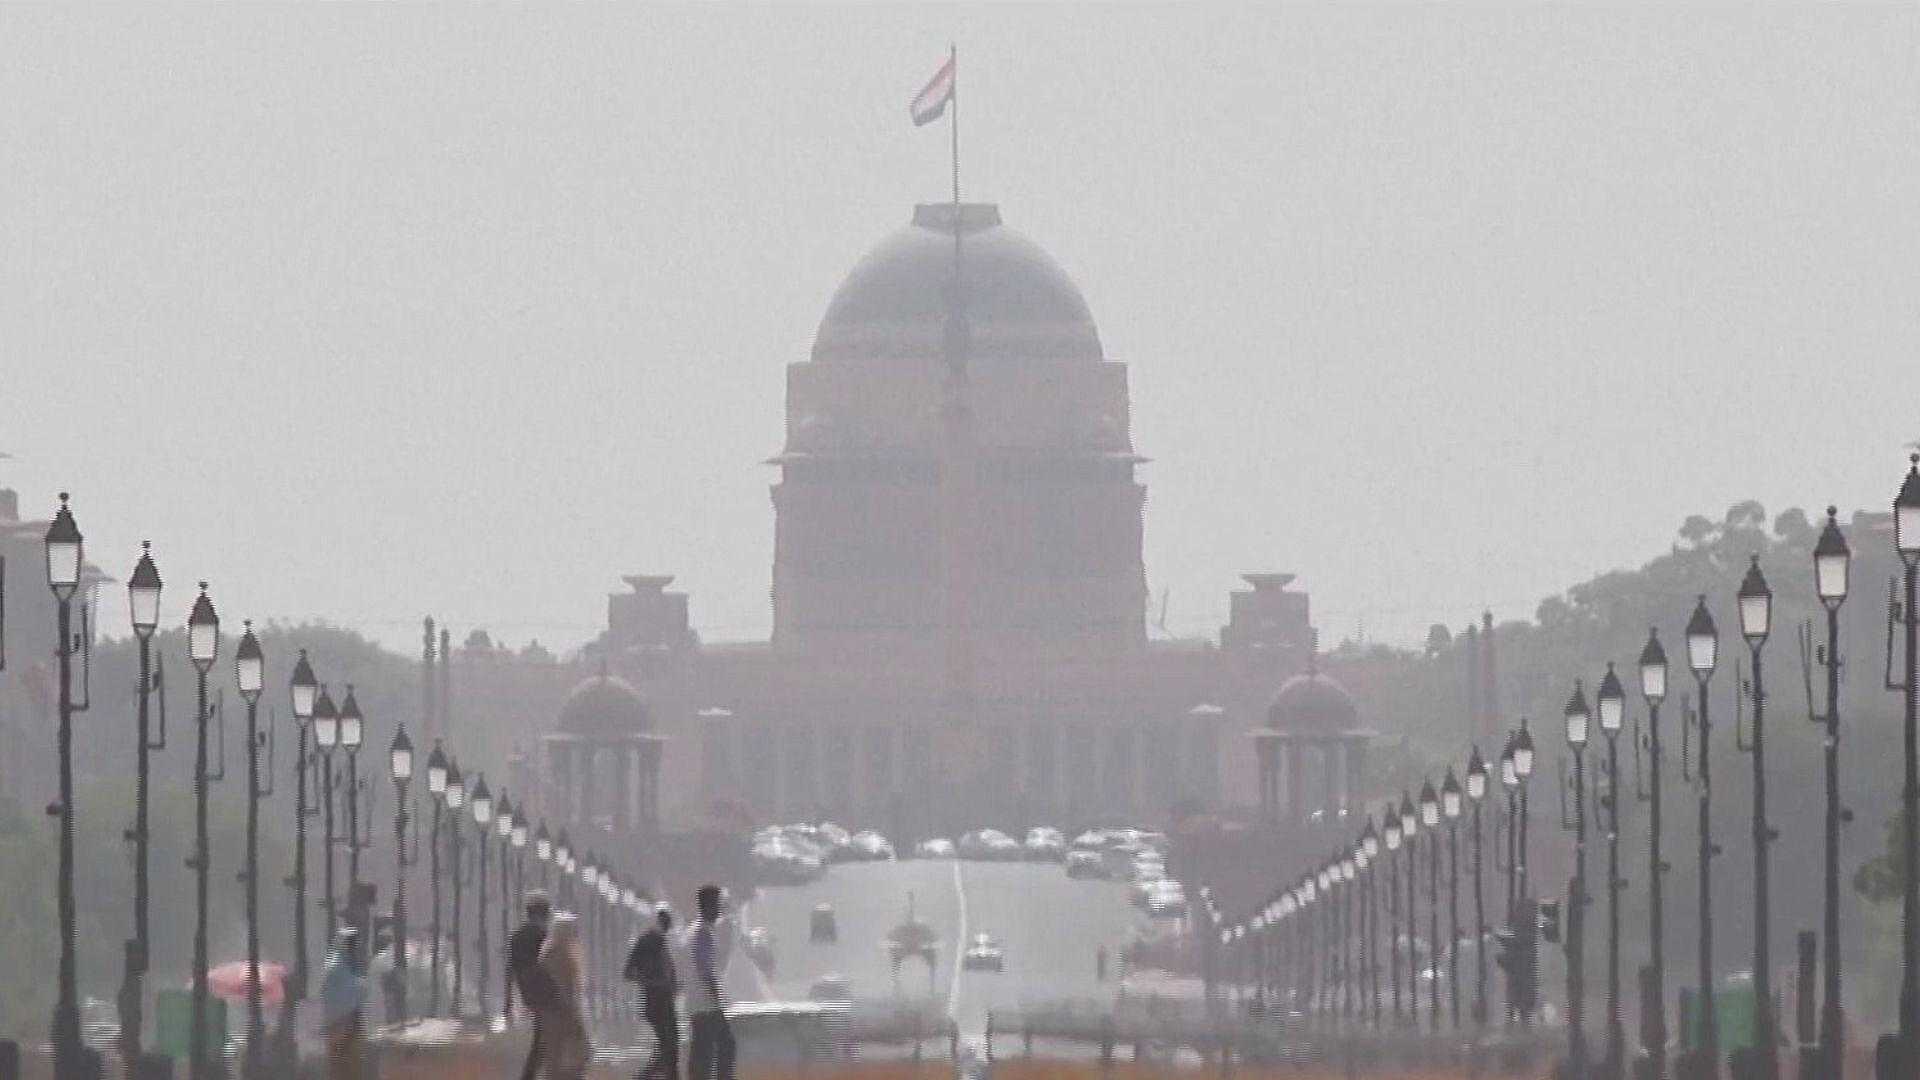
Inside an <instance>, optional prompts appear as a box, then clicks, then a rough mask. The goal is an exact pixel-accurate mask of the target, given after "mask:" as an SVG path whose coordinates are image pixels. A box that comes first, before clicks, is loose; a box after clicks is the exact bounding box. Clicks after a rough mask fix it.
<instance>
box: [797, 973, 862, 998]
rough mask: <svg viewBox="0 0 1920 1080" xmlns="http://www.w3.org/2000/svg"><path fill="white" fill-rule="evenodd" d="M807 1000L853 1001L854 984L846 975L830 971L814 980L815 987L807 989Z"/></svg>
mask: <svg viewBox="0 0 1920 1080" xmlns="http://www.w3.org/2000/svg"><path fill="white" fill-rule="evenodd" d="M807 1000H809V1001H852V1000H853V983H852V982H851V981H850V980H849V979H848V978H847V977H846V976H845V975H842V974H840V973H839V972H836V971H829V972H827V973H826V974H825V975H822V976H820V977H819V978H817V979H815V980H813V985H811V986H809V987H807Z"/></svg>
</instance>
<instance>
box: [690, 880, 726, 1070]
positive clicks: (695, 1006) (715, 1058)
mask: <svg viewBox="0 0 1920 1080" xmlns="http://www.w3.org/2000/svg"><path fill="white" fill-rule="evenodd" d="M694 899H695V903H696V906H697V907H698V908H699V911H700V917H699V918H697V919H695V920H694V921H693V925H692V926H690V927H688V928H687V937H686V941H687V945H686V948H687V956H688V960H689V964H688V968H689V970H688V971H687V973H686V975H685V977H684V978H682V979H681V985H682V987H683V988H684V989H685V991H686V995H687V1012H688V1013H689V1014H691V1016H692V1018H693V1025H692V1026H693V1047H692V1049H691V1050H690V1051H689V1052H688V1054H687V1075H688V1078H689V1080H734V1071H733V1059H734V1043H733V1029H732V1028H731V1027H729V1026H728V1025H727V992H726V987H725V985H724V984H723V983H722V981H721V980H722V978H723V977H724V976H725V974H726V971H727V961H729V960H730V959H732V957H733V938H734V926H733V920H732V919H728V918H726V917H725V916H723V915H722V914H721V898H720V886H718V885H702V886H700V891H699V892H697V893H695V894H694Z"/></svg>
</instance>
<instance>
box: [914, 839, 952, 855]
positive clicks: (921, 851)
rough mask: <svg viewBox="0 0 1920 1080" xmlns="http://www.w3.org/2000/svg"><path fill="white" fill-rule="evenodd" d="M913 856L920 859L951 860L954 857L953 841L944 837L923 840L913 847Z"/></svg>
mask: <svg viewBox="0 0 1920 1080" xmlns="http://www.w3.org/2000/svg"><path fill="white" fill-rule="evenodd" d="M913 854H914V857H915V858H919V859H951V858H953V856H954V848H953V841H951V840H948V839H947V838H946V837H944V836H936V837H934V838H933V839H931V840H922V841H920V842H919V843H918V844H915V845H914V846H913Z"/></svg>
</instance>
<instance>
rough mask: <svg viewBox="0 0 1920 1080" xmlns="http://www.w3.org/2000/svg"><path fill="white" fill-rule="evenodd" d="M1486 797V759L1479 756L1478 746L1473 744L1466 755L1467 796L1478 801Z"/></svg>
mask: <svg viewBox="0 0 1920 1080" xmlns="http://www.w3.org/2000/svg"><path fill="white" fill-rule="evenodd" d="M1486 797H1487V759H1486V758H1483V757H1481V756H1480V748H1479V747H1478V746H1475V747H1474V748H1473V751H1472V753H1469V754H1468V755H1467V798H1469V799H1472V800H1473V801H1474V802H1479V801H1480V800H1481V799H1484V798H1486Z"/></svg>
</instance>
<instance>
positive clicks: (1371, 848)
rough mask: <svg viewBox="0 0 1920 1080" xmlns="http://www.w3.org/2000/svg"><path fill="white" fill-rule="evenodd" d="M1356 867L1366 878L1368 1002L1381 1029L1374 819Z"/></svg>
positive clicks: (1377, 847) (1369, 822)
mask: <svg viewBox="0 0 1920 1080" xmlns="http://www.w3.org/2000/svg"><path fill="white" fill-rule="evenodd" d="M1354 865H1356V866H1358V867H1359V868H1360V869H1361V871H1363V872H1364V873H1365V875H1366V878H1365V880H1364V881H1363V882H1361V890H1362V891H1361V896H1362V900H1361V903H1362V905H1363V906H1362V907H1361V910H1362V911H1363V912H1365V914H1366V928H1365V929H1364V930H1363V931H1362V935H1363V936H1362V938H1361V940H1362V941H1363V942H1365V946H1364V947H1365V950H1366V958H1367V959H1366V968H1367V1000H1368V1001H1369V1002H1371V1003H1372V1006H1373V1026H1374V1028H1375V1029H1376V1030H1378V1029H1379V1027H1380V1026H1381V1010H1380V909H1379V888H1378V884H1379V881H1380V871H1379V866H1380V835H1379V834H1378V833H1376V832H1375V831H1374V829H1373V819H1372V818H1368V819H1367V827H1366V828H1365V829H1362V830H1361V832H1360V847H1359V849H1358V850H1357V851H1356V852H1355V853H1354Z"/></svg>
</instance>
